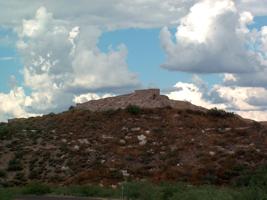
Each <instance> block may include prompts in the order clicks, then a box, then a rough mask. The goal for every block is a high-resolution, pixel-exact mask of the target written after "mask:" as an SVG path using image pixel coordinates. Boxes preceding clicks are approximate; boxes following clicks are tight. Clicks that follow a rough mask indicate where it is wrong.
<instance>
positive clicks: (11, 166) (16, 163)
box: [7, 158, 23, 171]
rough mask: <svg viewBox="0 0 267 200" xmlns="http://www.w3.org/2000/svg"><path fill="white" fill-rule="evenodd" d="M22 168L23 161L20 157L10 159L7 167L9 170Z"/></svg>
mask: <svg viewBox="0 0 267 200" xmlns="http://www.w3.org/2000/svg"><path fill="white" fill-rule="evenodd" d="M22 169H23V167H22V163H21V161H20V160H19V159H17V158H15V159H13V160H10V161H9V163H8V168H7V170H8V171H20V170H22Z"/></svg>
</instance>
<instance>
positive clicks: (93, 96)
mask: <svg viewBox="0 0 267 200" xmlns="http://www.w3.org/2000/svg"><path fill="white" fill-rule="evenodd" d="M112 96H114V95H113V94H103V95H99V94H96V93H87V94H81V95H79V96H75V98H74V99H73V101H74V103H76V104H77V103H84V102H87V101H90V100H98V99H103V98H107V97H112Z"/></svg>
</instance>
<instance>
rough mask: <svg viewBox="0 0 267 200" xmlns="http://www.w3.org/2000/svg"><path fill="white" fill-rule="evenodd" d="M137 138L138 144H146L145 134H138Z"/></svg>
mask: <svg viewBox="0 0 267 200" xmlns="http://www.w3.org/2000/svg"><path fill="white" fill-rule="evenodd" d="M137 139H138V140H139V145H141V146H142V145H145V144H146V142H147V141H146V136H145V135H138V136H137Z"/></svg>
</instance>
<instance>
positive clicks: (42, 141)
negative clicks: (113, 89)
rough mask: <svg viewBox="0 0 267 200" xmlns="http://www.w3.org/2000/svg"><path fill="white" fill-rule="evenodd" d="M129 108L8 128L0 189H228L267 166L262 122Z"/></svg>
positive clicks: (75, 112)
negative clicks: (162, 185) (185, 185)
mask: <svg viewBox="0 0 267 200" xmlns="http://www.w3.org/2000/svg"><path fill="white" fill-rule="evenodd" d="M160 96H161V95H160ZM152 97H153V95H152ZM119 98H121V97H119ZM114 99H116V97H114V98H113V99H111V100H112V101H113V104H114V105H115V103H114V102H116V101H114ZM156 99H157V98H156ZM167 100H168V99H167ZM108 101H110V99H109V100H108ZM146 101H147V100H146ZM170 101H171V100H170ZM93 102H94V104H95V102H97V101H93ZM99 102H100V104H103V100H99ZM127 102H128V104H127V106H126V107H125V108H120V107H114V109H111V108H110V107H108V109H104V110H97V112H96V110H95V111H92V110H90V109H88V107H79V105H78V106H77V107H75V108H74V109H70V110H69V111H66V112H63V113H60V114H49V115H45V116H42V117H35V118H29V119H14V120H10V121H9V123H2V124H1V125H0V184H1V185H3V186H13V185H23V184H25V183H28V182H32V181H41V182H46V183H51V184H60V185H70V184H88V183H96V184H101V185H116V184H119V183H120V182H122V181H125V180H143V179H148V180H151V181H153V182H161V181H175V182H176V181H186V182H191V183H193V184H202V183H213V184H227V183H229V182H230V181H232V180H234V179H236V178H238V176H239V175H240V174H241V173H242V172H243V171H244V170H253V169H255V168H257V167H258V166H261V165H264V164H266V158H267V156H266V154H267V149H266V148H267V128H266V127H265V126H263V125H262V124H260V123H258V122H255V121H250V120H245V119H242V118H241V117H240V116H237V115H235V114H233V113H228V112H225V111H222V110H217V109H211V110H207V109H204V108H201V107H197V106H194V105H192V104H190V103H187V102H173V104H172V105H175V103H178V104H179V105H183V106H180V107H176V106H170V105H166V104H163V105H161V106H155V107H149V108H147V107H140V105H139V106H134V105H133V102H131V101H127ZM166 102H167V101H166ZM83 105H87V106H88V105H91V104H90V103H86V104H83ZM120 105H122V104H121V103H120ZM123 105H124V104H123ZM142 105H144V104H143V102H142ZM150 105H152V104H150ZM153 105H155V104H153Z"/></svg>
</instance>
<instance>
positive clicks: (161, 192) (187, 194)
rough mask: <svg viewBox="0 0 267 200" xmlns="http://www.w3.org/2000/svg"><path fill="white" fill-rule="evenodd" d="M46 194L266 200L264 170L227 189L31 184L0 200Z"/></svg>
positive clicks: (9, 191)
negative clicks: (113, 187) (114, 187)
mask: <svg viewBox="0 0 267 200" xmlns="http://www.w3.org/2000/svg"><path fill="white" fill-rule="evenodd" d="M45 194H53V195H67V196H79V197H88V196H90V197H111V198H118V199H122V197H123V199H136V200H137V199H140V200H180V199H182V200H267V167H263V168H260V169H258V170H256V171H254V172H244V173H243V175H242V176H240V177H239V178H238V179H236V180H235V181H233V182H232V184H231V185H229V186H228V187H222V186H220V187H219V186H211V185H205V186H192V185H187V184H182V183H176V184H170V183H162V184H158V185H154V184H152V183H149V182H130V183H129V182H128V183H124V184H122V186H120V187H118V188H116V189H112V188H104V187H99V186H68V187H50V186H48V185H45V184H40V183H32V184H29V185H27V186H25V187H20V188H2V189H0V200H13V199H14V197H15V196H18V195H45Z"/></svg>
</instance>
